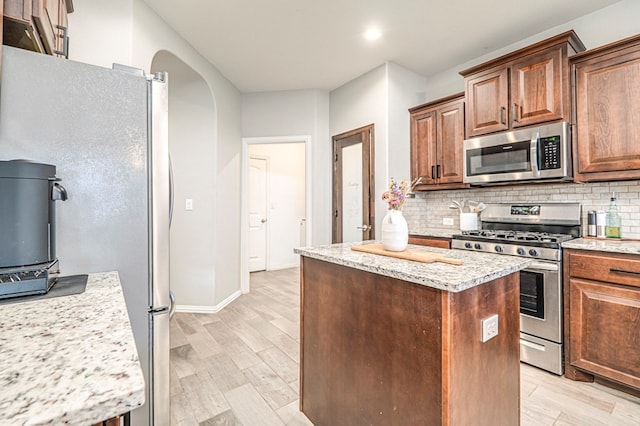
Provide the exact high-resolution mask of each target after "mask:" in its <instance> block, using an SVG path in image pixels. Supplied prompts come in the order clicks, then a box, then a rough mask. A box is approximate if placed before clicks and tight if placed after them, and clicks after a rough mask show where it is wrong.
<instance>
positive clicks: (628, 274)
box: [568, 252, 640, 288]
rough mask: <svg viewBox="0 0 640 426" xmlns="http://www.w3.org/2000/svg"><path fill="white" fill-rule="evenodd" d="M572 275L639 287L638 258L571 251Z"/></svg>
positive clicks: (639, 261) (639, 260)
mask: <svg viewBox="0 0 640 426" xmlns="http://www.w3.org/2000/svg"><path fill="white" fill-rule="evenodd" d="M568 266H569V268H570V269H569V270H570V271H571V272H570V273H571V276H572V277H577V278H585V279H589V280H595V281H605V282H609V283H613V284H622V285H627V286H631V287H638V288H640V258H638V257H633V256H626V255H608V254H603V253H599V252H594V253H593V254H590V253H571V254H570V260H569V265H568Z"/></svg>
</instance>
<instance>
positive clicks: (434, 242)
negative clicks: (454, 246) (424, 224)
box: [409, 235, 451, 249]
mask: <svg viewBox="0 0 640 426" xmlns="http://www.w3.org/2000/svg"><path fill="white" fill-rule="evenodd" d="M409 244H416V245H419V246H429V247H438V248H444V249H450V248H451V238H441V237H425V236H422V235H409Z"/></svg>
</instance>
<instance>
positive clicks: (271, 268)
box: [268, 261, 300, 271]
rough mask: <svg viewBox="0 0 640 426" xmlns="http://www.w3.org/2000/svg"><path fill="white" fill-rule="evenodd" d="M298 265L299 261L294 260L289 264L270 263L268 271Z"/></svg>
mask: <svg viewBox="0 0 640 426" xmlns="http://www.w3.org/2000/svg"><path fill="white" fill-rule="evenodd" d="M298 266H300V262H299V261H298V262H294V263H291V264H284V265H270V267H269V269H268V270H269V271H277V270H279V269H289V268H297V267H298Z"/></svg>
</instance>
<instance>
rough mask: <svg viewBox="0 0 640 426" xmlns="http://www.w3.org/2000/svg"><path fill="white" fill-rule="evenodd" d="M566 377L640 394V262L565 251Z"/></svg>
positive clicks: (631, 257) (620, 256) (634, 258)
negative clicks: (611, 384) (610, 384)
mask: <svg viewBox="0 0 640 426" xmlns="http://www.w3.org/2000/svg"><path fill="white" fill-rule="evenodd" d="M564 256H565V257H564V262H565V263H564V264H565V288H564V295H565V299H564V300H565V342H567V344H566V349H565V375H566V377H567V378H569V379H573V380H581V381H592V380H593V379H594V376H595V377H596V378H602V379H605V380H608V381H612V382H614V383H617V384H619V385H623V386H624V387H627V388H629V389H630V390H632V391H639V390H640V350H639V348H640V256H637V255H626V254H613V253H604V252H593V251H580V250H565V254H564Z"/></svg>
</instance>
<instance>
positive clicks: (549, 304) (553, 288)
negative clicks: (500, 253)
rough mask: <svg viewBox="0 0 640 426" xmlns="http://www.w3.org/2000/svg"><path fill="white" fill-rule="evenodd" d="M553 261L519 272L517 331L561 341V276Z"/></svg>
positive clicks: (536, 263) (542, 262)
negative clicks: (518, 328)
mask: <svg viewBox="0 0 640 426" xmlns="http://www.w3.org/2000/svg"><path fill="white" fill-rule="evenodd" d="M559 265H560V264H559V263H557V262H546V261H536V262H534V263H532V264H531V265H530V266H529V267H528V268H527V269H524V270H522V271H520V331H521V332H523V333H526V334H530V335H533V336H536V337H539V338H542V339H546V340H551V341H553V342H556V343H562V316H561V315H562V285H561V280H562V276H561V274H560V266H559Z"/></svg>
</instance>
